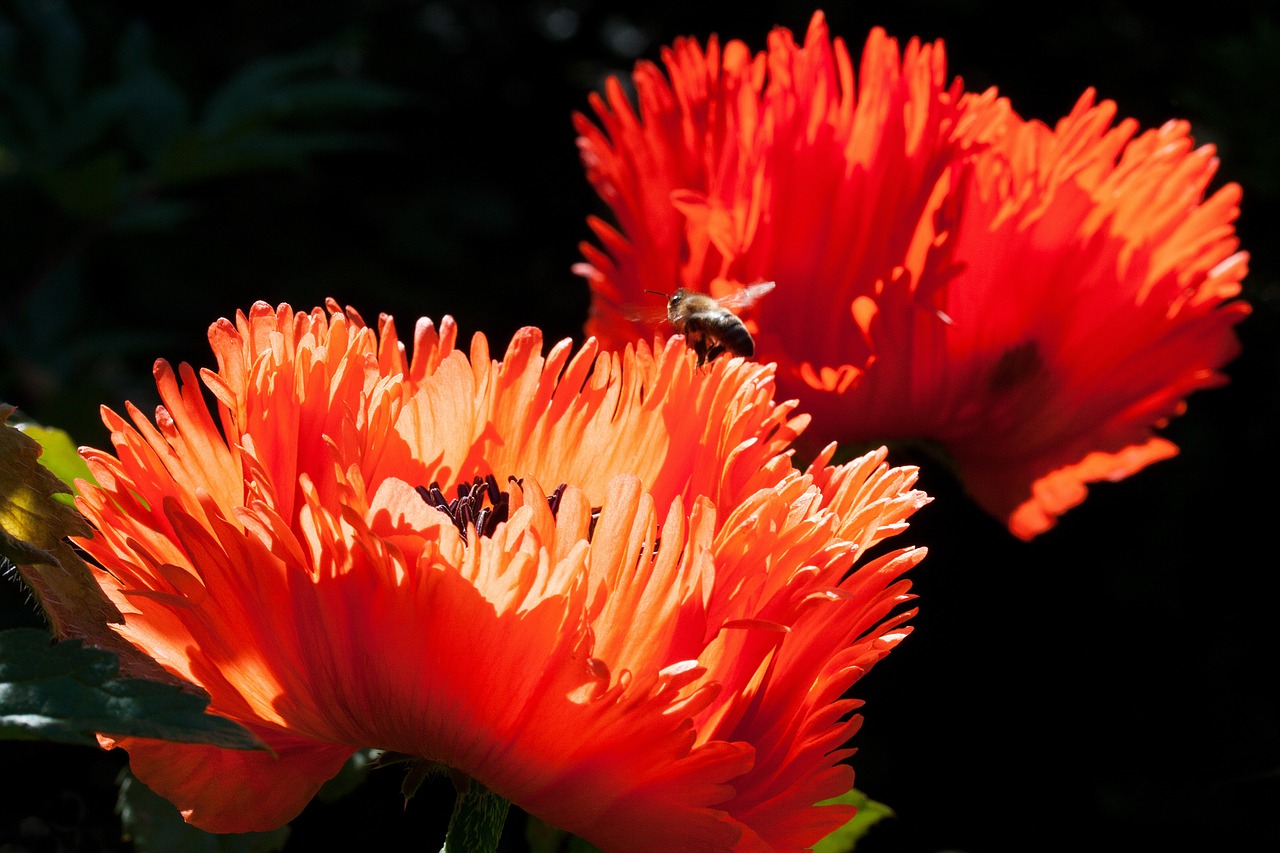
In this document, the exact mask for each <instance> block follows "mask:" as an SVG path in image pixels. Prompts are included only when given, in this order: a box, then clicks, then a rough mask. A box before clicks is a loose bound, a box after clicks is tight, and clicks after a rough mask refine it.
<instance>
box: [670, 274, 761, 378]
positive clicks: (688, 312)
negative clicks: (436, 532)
mask: <svg viewBox="0 0 1280 853" xmlns="http://www.w3.org/2000/svg"><path fill="white" fill-rule="evenodd" d="M774 285H775V283H774V282H772V281H761V282H757V283H755V284H749V285H747V286H746V287H744V288H743V289H742V290H740V291H738V292H737V293H731V294H729V295H728V296H722V297H720V298H719V299H716V298H715V297H713V296H708V295H707V294H705V293H699V292H697V291H696V290H686V289H685V288H683V287H682V288H680V289H679V290H677V291H676V292H675V293H672V294H670V296H669V297H668V299H667V321H668V322H669V323H671V325H673V326H675V327H676V329H677V330H679V331H680V332H681V333H682V334H683V335H684V339H685V342H686V343H688V344H689V346H691V347H693V351H694V352H696V353H697V354H698V366H699V367H701V366H702V365H704V364H706V363H708V362H711V361H715V360H716V358H717V357H718V356H719V355H720V354H722V353H725V352H728V353H731V354H733V355H741V356H744V357H746V358H750V357H751V356H753V355H755V354H756V342H755V341H754V340H753V339H752V337H751V332H749V331H747V327H746V325H744V324H743V322H742V320H740V319H739V318H738V315H737V314H735V313H733V312H734V311H740V310H742V309H744V308H750V307H751V306H752V305H755V304H756V302H757V301H759V299H760V297H762V296H764V295H765V294H766V293H768V292H769V291H771V290H773V288H774ZM645 293H656V294H657V295H659V296H668V294H666V293H663V292H662V291H660V290H646V291H645Z"/></svg>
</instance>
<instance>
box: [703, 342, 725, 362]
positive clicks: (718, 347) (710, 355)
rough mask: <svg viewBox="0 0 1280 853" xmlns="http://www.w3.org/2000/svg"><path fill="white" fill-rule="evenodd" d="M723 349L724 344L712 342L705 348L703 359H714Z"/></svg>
mask: <svg viewBox="0 0 1280 853" xmlns="http://www.w3.org/2000/svg"><path fill="white" fill-rule="evenodd" d="M724 350H725V346H724V344H713V345H712V346H711V347H710V349H708V350H707V352H706V357H705V358H704V359H703V360H704V361H715V360H716V359H717V358H719V357H720V353H722V352H724Z"/></svg>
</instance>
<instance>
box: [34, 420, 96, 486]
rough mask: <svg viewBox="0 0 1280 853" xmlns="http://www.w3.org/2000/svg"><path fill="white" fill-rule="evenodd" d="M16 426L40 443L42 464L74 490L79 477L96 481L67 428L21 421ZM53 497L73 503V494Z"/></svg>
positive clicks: (91, 481)
mask: <svg viewBox="0 0 1280 853" xmlns="http://www.w3.org/2000/svg"><path fill="white" fill-rule="evenodd" d="M15 426H16V427H17V428H18V430H19V431H20V432H22V433H23V434H24V435H27V436H30V437H31V438H32V439H34V440H35V441H36V442H38V443H39V445H40V447H41V449H42V451H41V453H40V464H41V465H43V466H44V467H46V468H48V469H49V470H50V471H52V472H53V475H54V476H55V477H57V478H58V479H59V480H61V481H62V483H63V484H64V485H66V486H67V487H68V488H70V489H71V490H72V492H74V491H75V488H76V480H77V479H80V480H85V481H87V482H90V483H93V482H96V481H95V480H94V479H93V475H92V474H90V473H89V466H88V465H87V464H85V461H84V460H83V459H82V458H80V454H79V453H78V452H77V451H76V446H75V444H73V443H72V441H71V436H70V435H69V434H68V433H67V432H66V430H61V429H56V428H54V427H43V426H39V425H37V424H34V423H20V424H15ZM53 497H54V500H58V501H61V502H62V503H65V504H67V505H68V506H70V505H71V503H72V499H71V495H66V494H57V495H54V496H53Z"/></svg>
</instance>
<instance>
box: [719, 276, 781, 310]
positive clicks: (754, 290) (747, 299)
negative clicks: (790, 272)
mask: <svg viewBox="0 0 1280 853" xmlns="http://www.w3.org/2000/svg"><path fill="white" fill-rule="evenodd" d="M775 287H777V282H773V281H757V282H756V283H755V284H748V285H747V286H746V287H744V288H742V290H739V291H738V292H737V293H730V294H729V295H728V296H722V297H720V298H719V299H717V300H716V302H717V304H719V305H720V307H721V308H728V309H729V310H730V311H741V310H743V309H744V308H750V307H751V306H752V305H755V304H756V303H757V302H759V301H760V298H761V297H762V296H764V295H765V294H766V293H768V292H769V291H771V290H773V289H774V288H775Z"/></svg>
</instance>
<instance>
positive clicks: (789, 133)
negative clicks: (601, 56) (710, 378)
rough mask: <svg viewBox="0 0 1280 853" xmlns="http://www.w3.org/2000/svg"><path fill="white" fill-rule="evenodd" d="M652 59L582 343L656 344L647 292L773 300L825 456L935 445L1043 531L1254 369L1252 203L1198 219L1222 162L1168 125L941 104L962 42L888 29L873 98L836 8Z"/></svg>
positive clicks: (618, 130)
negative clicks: (1244, 281)
mask: <svg viewBox="0 0 1280 853" xmlns="http://www.w3.org/2000/svg"><path fill="white" fill-rule="evenodd" d="M662 59H663V63H664V64H665V66H666V69H667V74H668V75H669V80H668V77H667V76H664V75H663V73H662V72H661V71H660V70H659V69H658V68H657V67H656V66H655V65H653V64H651V63H644V62H642V63H640V64H639V65H638V66H637V68H636V71H635V75H634V80H635V84H636V91H637V94H638V99H639V116H637V115H636V113H635V112H634V111H633V110H632V108H631V105H630V104H629V102H628V100H627V98H626V96H625V94H624V93H623V91H622V88H621V86H620V85H619V84H618V83H617V82H616V81H611V82H610V84H609V86H608V89H607V91H606V95H605V97H604V98H600V97H594V98H593V99H592V106H593V109H594V111H595V113H596V116H597V118H598V120H599V122H600V125H599V126H598V127H597V126H596V125H594V124H592V122H591V121H590V120H588V119H586V118H585V117H583V116H577V117H576V121H577V128H578V131H579V134H580V137H579V146H580V149H581V151H582V156H583V161H584V164H585V166H586V169H587V174H588V176H589V178H590V180H591V182H592V184H593V185H594V186H595V187H596V189H597V190H598V192H599V193H600V195H601V197H602V198H603V199H604V200H605V201H606V202H607V203H608V204H609V205H610V207H611V208H612V210H613V212H614V214H615V215H616V217H617V220H618V229H617V230H615V229H614V228H613V227H611V226H610V225H608V224H606V223H604V222H602V221H600V220H598V219H592V220H591V226H592V228H593V230H594V231H595V232H596V234H597V236H598V238H599V239H600V242H601V246H602V248H598V247H595V246H592V245H589V244H587V245H584V246H583V252H584V256H585V258H586V263H584V264H581V265H580V266H579V271H580V272H581V273H582V274H583V275H585V276H586V277H587V279H588V281H589V283H590V286H591V290H592V296H593V298H592V308H591V317H590V319H589V320H588V323H587V330H588V332H590V333H591V334H594V335H596V336H598V337H599V338H600V339H601V340H602V341H603V342H604V343H605V344H606V345H608V346H621V345H622V344H623V343H624V342H626V341H629V340H632V339H634V338H636V337H648V336H649V335H651V334H652V332H653V328H654V327H653V325H652V323H645V322H644V321H643V320H637V319H636V318H637V317H642V316H643V315H642V313H641V312H638V311H637V310H636V309H635V307H634V306H636V305H639V304H641V303H642V302H643V301H644V300H645V299H653V297H652V296H645V291H646V290H657V291H670V290H672V289H674V288H675V287H683V288H688V289H691V290H695V291H700V292H704V293H709V294H712V295H714V296H717V297H721V296H727V295H730V294H734V293H737V292H740V291H741V290H742V289H743V287H744V286H746V285H749V284H751V283H753V282H756V281H761V280H767V281H774V282H776V288H775V289H774V291H772V293H771V294H770V295H769V296H767V297H765V299H764V300H763V301H762V302H761V303H760V304H759V306H757V307H756V308H754V309H753V310H751V311H749V312H746V313H744V314H743V319H744V320H745V321H746V322H747V324H748V327H749V329H750V330H751V331H752V332H753V333H754V335H755V342H756V357H757V358H758V359H760V360H762V361H769V360H772V361H775V362H776V363H777V365H778V385H779V389H780V393H781V394H782V395H783V396H784V397H796V398H798V399H799V400H800V402H801V405H802V406H803V407H804V409H805V410H806V411H808V412H810V413H811V414H812V415H813V417H814V426H813V429H812V431H811V435H812V436H816V437H817V438H818V439H819V440H826V439H832V438H838V439H839V440H840V441H841V442H845V443H852V444H858V443H862V442H873V443H882V442H886V441H921V442H925V443H927V444H929V445H931V446H935V447H941V448H942V449H943V450H944V451H945V452H946V453H947V455H948V456H949V458H950V459H951V460H953V462H954V464H955V466H956V468H957V469H958V471H959V473H960V475H961V477H962V479H963V481H964V482H965V484H966V486H967V488H968V490H969V491H970V493H971V494H972V495H973V496H974V497H975V499H976V500H977V501H978V502H979V503H980V504H981V505H982V506H983V507H985V508H986V509H987V510H988V511H989V512H991V513H993V514H994V515H996V516H997V517H999V518H1001V519H1002V520H1004V521H1005V522H1006V523H1007V524H1008V525H1009V527H1010V529H1011V530H1012V531H1013V532H1014V533H1015V534H1017V535H1018V536H1021V537H1024V538H1029V537H1031V536H1034V535H1036V534H1038V533H1040V532H1043V531H1044V530H1046V529H1048V528H1049V527H1051V526H1052V525H1053V523H1054V521H1055V518H1056V516H1058V515H1059V514H1060V513H1062V512H1064V511H1066V510H1067V509H1068V508H1070V507H1071V506H1073V505H1075V504H1077V503H1079V502H1080V501H1081V500H1082V499H1083V498H1084V496H1085V484H1086V483H1089V482H1093V481H1097V480H1104V479H1111V480H1114V479H1119V478H1122V477H1125V476H1127V475H1128V474H1131V473H1133V472H1134V471H1137V470H1138V469H1140V468H1142V467H1144V466H1145V465H1147V464H1148V463H1150V462H1153V461H1155V460H1157V459H1161V458H1165V457H1167V456H1169V455H1171V454H1172V453H1174V452H1175V450H1176V448H1175V447H1174V446H1173V445H1172V444H1171V443H1170V442H1169V441H1167V440H1165V439H1163V438H1160V437H1158V436H1156V435H1155V433H1154V430H1155V429H1156V428H1158V427H1160V426H1162V425H1163V424H1164V423H1165V422H1166V421H1167V420H1168V418H1170V417H1172V416H1173V415H1175V414H1178V413H1179V412H1181V410H1182V408H1183V405H1184V404H1183V399H1184V398H1185V397H1186V395H1187V394H1189V393H1190V392H1192V391H1194V390H1197V389H1199V388H1206V387H1210V386H1213V385H1216V384H1219V383H1221V382H1222V381H1223V377H1222V376H1221V374H1220V373H1218V372H1217V371H1218V369H1219V368H1220V367H1222V365H1224V364H1225V363H1226V362H1227V361H1229V360H1230V359H1231V358H1232V357H1233V356H1234V355H1235V353H1236V351H1237V341H1236V338H1235V335H1234V331H1233V326H1234V324H1235V323H1237V322H1239V321H1240V320H1241V319H1242V318H1243V317H1244V316H1245V315H1246V314H1247V313H1248V306H1247V305H1245V304H1244V303H1242V302H1231V301H1229V300H1231V299H1232V298H1233V297H1235V296H1236V295H1237V294H1238V293H1239V290H1240V280H1241V278H1242V277H1243V275H1244V274H1245V268H1246V256H1245V255H1244V254H1243V253H1238V252H1236V249H1237V240H1236V237H1235V233H1234V227H1233V222H1234V220H1235V218H1236V215H1237V212H1238V201H1239V195H1240V191H1239V188H1238V187H1237V186H1235V185H1228V186H1226V187H1224V188H1222V189H1220V190H1219V191H1218V192H1216V193H1215V194H1214V195H1213V196H1212V197H1210V198H1209V199H1207V200H1206V199H1205V192H1206V189H1207V187H1208V184H1209V182H1210V180H1211V179H1212V177H1213V174H1214V171H1215V169H1216V165H1217V161H1216V159H1215V158H1214V156H1213V149H1212V147H1211V146H1206V147H1202V148H1199V149H1195V148H1193V145H1192V142H1191V139H1190V137H1189V135H1188V127H1187V125H1186V124H1185V123H1183V122H1172V123H1170V124H1168V125H1166V126H1164V127H1162V128H1160V129H1158V130H1154V131H1149V132H1147V133H1144V134H1141V135H1135V134H1136V126H1135V125H1134V123H1133V122H1131V121H1125V122H1121V123H1120V124H1119V125H1117V126H1114V127H1112V126H1111V122H1112V118H1113V116H1114V106H1113V105H1112V104H1110V103H1105V102H1104V103H1102V104H1098V105H1094V104H1093V100H1092V98H1093V96H1092V93H1086V95H1085V96H1084V98H1082V99H1081V102H1080V104H1079V105H1078V106H1077V108H1076V110H1075V111H1073V113H1072V114H1071V115H1070V116H1069V117H1067V118H1066V119H1064V120H1063V121H1062V122H1061V123H1060V124H1059V125H1058V126H1057V127H1056V128H1055V129H1053V130H1049V129H1048V128H1046V127H1044V126H1043V125H1040V124H1038V123H1035V122H1025V121H1023V120H1021V119H1020V118H1019V117H1018V116H1016V115H1015V114H1014V113H1013V112H1012V111H1011V110H1010V108H1009V106H1008V104H1007V102H1005V101H1004V100H1003V99H999V98H997V97H996V96H995V93H994V91H989V92H986V93H983V94H982V95H974V94H966V93H964V92H963V89H962V85H961V83H960V81H959V80H954V81H952V82H951V83H950V84H949V85H947V84H946V67H945V57H944V53H943V46H942V44H941V42H936V43H934V44H931V45H924V46H921V45H920V44H919V43H918V42H916V41H915V40H913V41H911V42H910V43H909V44H908V46H907V48H906V50H905V51H904V52H902V53H901V54H900V53H899V51H898V48H897V45H896V42H894V41H893V40H892V39H889V38H888V37H887V36H886V35H885V34H884V32H882V31H881V30H874V31H873V32H872V33H871V35H870V37H869V38H868V40H867V44H866V47H865V49H864V51H863V55H862V65H861V71H860V74H859V76H858V77H857V82H856V85H855V76H854V74H853V71H852V67H853V65H852V62H851V61H850V59H849V56H848V52H847V51H846V49H845V47H844V44H843V43H842V42H841V41H840V40H839V39H834V40H832V39H830V38H829V36H828V34H827V29H826V24H825V21H824V19H823V17H822V15H821V14H820V13H819V14H816V15H815V16H814V18H813V21H812V23H811V25H810V28H809V31H808V34H807V36H806V37H805V41H804V44H803V45H797V44H796V43H795V42H794V40H793V39H792V36H791V34H790V33H789V32H788V31H787V30H785V29H778V30H775V31H774V32H773V33H772V34H771V35H770V37H769V47H768V50H767V51H766V52H763V53H760V54H757V55H755V56H752V55H751V54H750V52H749V51H748V50H747V48H746V47H745V46H744V45H742V44H741V43H740V42H730V43H729V44H727V45H725V47H724V49H723V51H721V49H720V47H719V44H718V42H717V40H716V39H715V38H714V37H713V38H712V39H711V40H710V41H709V42H708V44H707V47H706V48H705V49H703V48H701V47H699V46H698V45H697V44H696V43H695V42H693V41H691V40H687V39H686V40H681V41H677V42H676V44H675V46H674V47H673V48H672V49H670V50H666V51H664V52H663V55H662Z"/></svg>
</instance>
